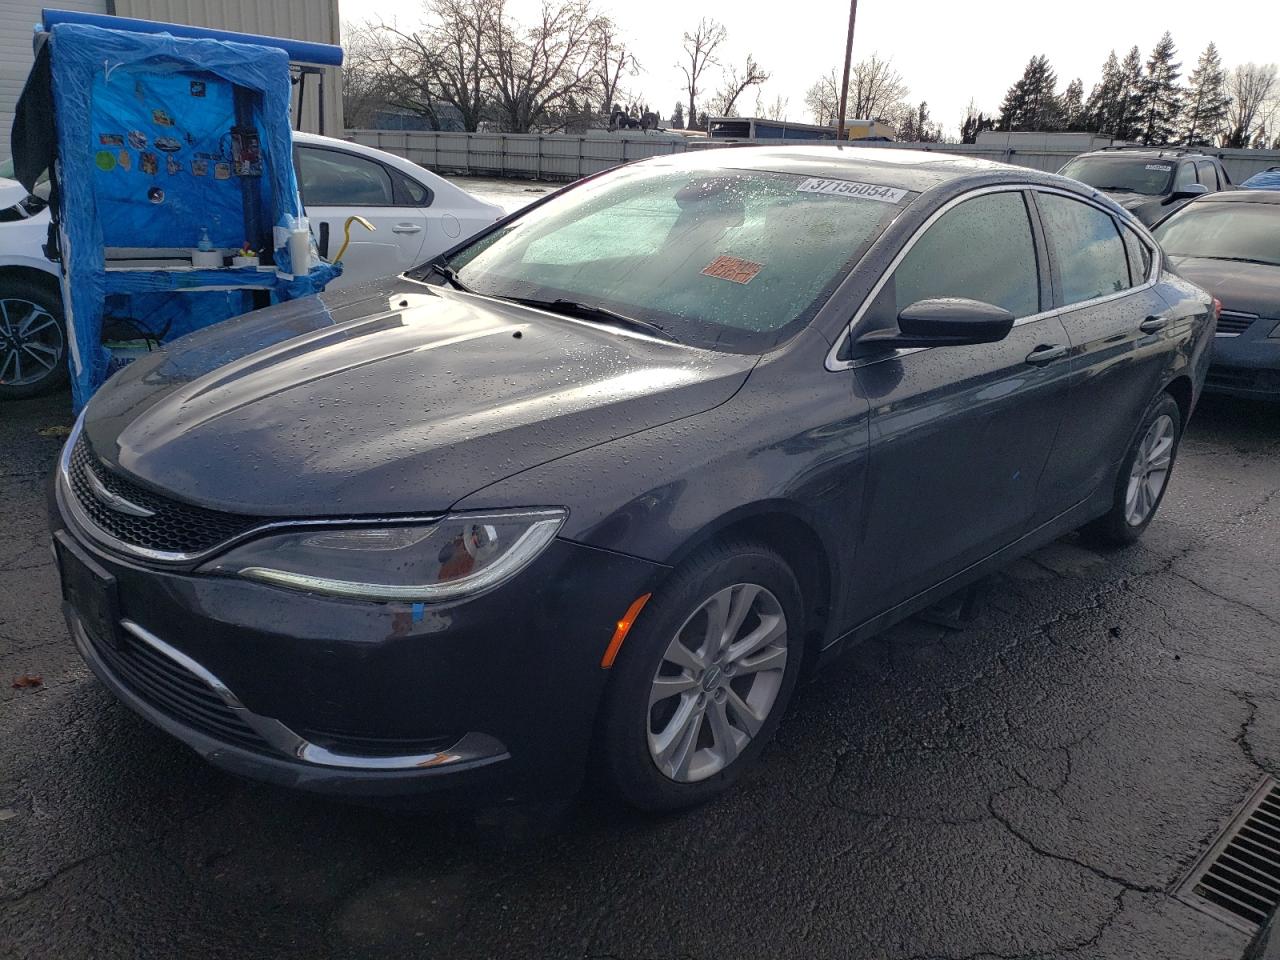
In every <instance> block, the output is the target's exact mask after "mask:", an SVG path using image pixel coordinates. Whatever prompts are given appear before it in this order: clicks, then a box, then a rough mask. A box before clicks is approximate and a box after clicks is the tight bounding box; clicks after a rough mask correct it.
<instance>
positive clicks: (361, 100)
mask: <svg viewBox="0 0 1280 960" xmlns="http://www.w3.org/2000/svg"><path fill="white" fill-rule="evenodd" d="M342 36H343V43H342V46H343V57H342V122H343V124H344V125H345V126H348V127H369V126H372V125H373V124H374V122H375V114H376V112H377V111H378V109H379V108H381V107H383V106H384V105H385V104H386V103H387V102H388V95H387V89H386V83H385V82H384V73H383V71H382V70H380V69H379V67H378V57H379V55H380V53H381V51H382V49H383V47H384V46H385V42H386V41H385V36H384V34H383V33H382V31H380V30H379V29H377V28H376V27H374V26H373V25H371V24H368V23H344V24H343V25H342Z"/></svg>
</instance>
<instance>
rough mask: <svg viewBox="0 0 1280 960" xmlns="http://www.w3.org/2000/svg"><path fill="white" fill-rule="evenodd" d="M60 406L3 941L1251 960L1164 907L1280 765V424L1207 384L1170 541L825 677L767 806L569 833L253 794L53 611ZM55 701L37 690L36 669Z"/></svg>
mask: <svg viewBox="0 0 1280 960" xmlns="http://www.w3.org/2000/svg"><path fill="white" fill-rule="evenodd" d="M67 407H68V401H67V398H66V397H65V396H59V397H53V398H46V399H45V400H42V401H28V402H23V403H13V404H7V405H5V407H4V408H3V410H0V451H3V456H2V457H0V502H3V505H4V506H3V514H2V516H3V523H2V524H0V529H2V530H3V532H4V536H3V537H2V538H0V575H2V577H3V579H2V580H0V583H2V584H3V586H2V587H0V679H3V681H4V682H3V684H2V685H0V956H3V957H5V958H6V960H7V958H14V960H16V958H59V960H75V958H82V957H84V958H89V957H92V958H95V960H97V958H114V957H128V958H151V957H155V958H175V957H183V958H185V960H195V958H214V957H218V958H222V957H225V958H235V960H246V958H279V960H293V958H299V960H301V958H307V960H315V958H330V957H333V958H361V957H379V958H397V957H415V958H424V957H442V958H445V957H447V958H450V960H465V958H472V957H476V958H481V957H484V958H487V957H497V956H501V957H554V958H578V957H583V958H586V957H614V958H619V960H623V958H625V960H641V958H654V960H657V958H671V960H676V958H702V960H705V958H711V957H715V958H735V960H737V958H743V960H747V958H780V957H805V958H810V957H812V958H818V957H841V958H849V957H854V958H885V960H908V958H912V960H925V958H937V960H960V958H971V960H982V958H988V960H992V958H1041V957H1043V958H1049V957H1081V958H1090V957H1097V958H1102V957H1114V958H1126V960H1128V958H1148V957H1150V958H1161V960H1166V958H1167V960H1177V958H1188V960H1213V958H1237V957H1240V956H1241V955H1242V953H1243V952H1244V950H1245V949H1246V945H1247V944H1246V941H1247V937H1246V936H1245V935H1244V934H1242V933H1239V932H1237V931H1235V930H1233V929H1232V928H1230V927H1227V926H1226V925H1224V924H1222V923H1221V922H1219V921H1217V920H1215V919H1212V918H1210V917H1208V916H1206V915H1204V914H1202V913H1199V912H1197V911H1195V910H1193V909H1192V908H1190V907H1189V906H1187V905H1185V904H1184V903H1182V902H1181V901H1179V900H1177V899H1175V898H1174V897H1173V896H1172V895H1171V890H1172V889H1173V888H1174V886H1176V884H1177V882H1178V881H1179V879H1180V878H1181V877H1182V876H1183V874H1184V873H1185V871H1186V870H1187V868H1188V867H1189V866H1190V865H1191V864H1192V863H1193V862H1194V860H1195V859H1196V858H1197V857H1198V856H1199V855H1200V854H1201V852H1202V851H1203V850H1205V849H1206V847H1207V846H1208V845H1209V843H1210V842H1211V840H1212V839H1213V837H1214V836H1215V835H1216V834H1217V833H1218V831H1219V830H1220V829H1221V828H1222V826H1223V825H1224V824H1225V823H1226V822H1227V821H1228V820H1229V819H1230V817H1231V816H1232V814H1233V812H1234V811H1235V809H1236V807H1237V806H1238V805H1239V804H1240V803H1241V801H1242V800H1243V799H1244V798H1245V797H1246V796H1247V795H1248V794H1249V792H1250V790H1251V788H1252V787H1253V786H1254V785H1255V784H1256V783H1257V782H1258V780H1259V779H1260V778H1261V777H1262V776H1263V775H1264V773H1269V772H1275V771H1276V770H1277V769H1280V700H1278V699H1277V690H1276V681H1277V679H1278V678H1280V658H1278V657H1277V640H1278V638H1280V580H1278V579H1277V576H1276V570H1277V569H1278V568H1280V408H1275V409H1268V408H1265V407H1257V406H1251V405H1246V404H1239V403H1232V402H1226V401H1221V400H1213V399H1208V400H1206V401H1205V403H1204V404H1203V405H1202V408H1201V409H1200V410H1199V411H1198V412H1197V414H1196V417H1195V418H1194V420H1193V421H1192V424H1191V428H1190V432H1189V434H1188V436H1187V439H1186V441H1185V443H1184V446H1183V449H1182V454H1181V458H1180V460H1179V462H1178V464H1177V468H1176V472H1175V477H1174V480H1173V482H1172V486H1171V488H1170V491H1169V494H1168V497H1167V498H1166V500H1165V503H1164V505H1163V508H1162V510H1161V513H1160V516H1159V517H1158V518H1157V520H1156V522H1155V523H1154V524H1153V525H1152V526H1151V527H1150V529H1149V530H1148V532H1147V535H1146V537H1145V539H1144V540H1143V542H1142V543H1141V544H1140V545H1139V546H1137V547H1134V548H1131V549H1129V550H1125V551H1121V552H1116V553H1107V554H1100V553H1096V552H1093V551H1091V550H1088V549H1085V548H1084V547H1082V546H1081V545H1079V544H1078V543H1077V542H1076V541H1075V540H1074V539H1073V538H1066V539H1064V540H1062V541H1059V542H1058V543H1055V544H1053V545H1051V546H1050V547H1048V548H1046V549H1044V550H1041V551H1039V552H1038V553H1036V554H1034V555H1033V556H1031V557H1029V558H1027V559H1025V560H1023V561H1020V562H1018V563H1016V564H1015V565H1013V566H1012V567H1010V568H1008V569H1007V570H1006V571H1004V572H1003V573H1001V574H998V575H996V576H993V577H991V578H989V579H988V580H986V581H985V582H984V583H983V584H982V585H981V587H980V591H979V602H978V605H977V613H976V615H975V617H974V619H973V620H972V621H971V622H970V623H969V624H968V625H967V626H965V627H964V628H963V629H960V630H946V629H943V628H941V627H937V626H931V625H929V624H926V623H924V622H921V621H911V622H909V623H906V624H904V625H902V626H900V627H898V628H895V629H894V630H892V631H890V632H889V633H887V634H885V635H884V636H881V637H879V638H876V639H874V640H872V641H869V642H868V643H867V644H865V645H863V646H861V647H859V648H857V649H856V650H854V651H852V652H851V653H850V654H848V655H847V656H846V657H845V658H844V659H842V660H841V661H840V662H839V663H837V664H836V665H834V667H833V668H832V669H830V670H829V671H828V672H826V673H825V674H823V675H822V676H821V677H820V678H819V679H818V680H817V681H815V682H814V683H812V684H809V685H808V686H807V687H805V688H803V689H802V690H800V691H799V695H798V698H797V700H796V702H795V703H794V705H793V708H792V710H791V712H790V714H789V715H788V717H787V719H786V720H785V722H784V723H783V724H782V727H781V730H780V732H779V736H778V739H777V742H776V743H775V744H774V745H773V746H772V747H771V748H770V749H769V750H768V751H767V752H766V754H765V755H764V762H763V763H762V764H761V766H760V768H759V770H758V771H757V772H756V773H755V775H754V776H752V777H751V778H750V779H749V780H748V781H747V782H746V783H745V784H744V785H743V787H742V788H741V789H739V790H738V791H737V792H735V793H733V794H731V795H730V796H728V797H726V798H723V799H722V800H720V801H719V802H716V803H713V804H711V805H710V806H707V807H704V808H702V809H699V810H696V811H693V812H691V813H687V814H685V815H683V816H679V817H671V818H658V819H655V818H649V817H641V816H638V815H634V814H630V813H627V812H625V811H619V810H616V809H613V808H611V807H610V806H609V805H608V804H607V803H606V802H604V801H602V800H601V799H599V798H596V797H587V798H586V799H584V800H583V801H582V802H581V803H579V804H578V805H576V806H575V807H574V808H573V809H571V810H570V811H569V812H568V813H567V814H566V815H565V817H564V819H563V821H562V822H561V823H560V824H559V826H558V828H557V829H555V830H554V831H552V832H551V833H550V834H549V835H545V836H540V837H535V838H533V839H528V840H524V841H522V842H512V841H510V840H504V839H503V838H502V837H501V836H499V835H497V834H495V833H494V832H493V831H492V830H487V829H483V828H480V827H477V826H475V825H474V824H472V823H469V822H468V820H467V818H465V817H457V816H448V815H442V814H430V815H425V814H410V813H391V812H385V811H373V810H366V809H360V808H354V807H347V806H341V805H338V804H335V803H332V802H328V801H323V800H318V799H312V798H308V797H304V796H298V795H294V794H291V793H288V792H285V791H283V790H278V789H274V788H269V787H264V786H260V785H256V784H252V783H246V782H240V781H237V780H235V779H232V778H230V777H228V776H226V775H224V774H222V773H219V772H217V771H215V770H213V769H211V768H209V767H207V766H205V765H204V764H203V763H202V762H201V761H199V760H198V759H197V758H196V757H195V756H194V754H191V753H189V752H188V751H187V750H186V749H185V748H183V747H182V746H180V745H179V744H177V743H176V742H173V741H171V740H169V739H167V738H166V737H165V736H163V735H162V734H160V733H159V732H157V731H154V730H152V729H151V728H149V727H148V726H146V725H145V724H144V723H143V722H142V721H141V720H139V719H137V718H136V717H134V716H133V715H132V714H131V713H129V712H128V711H127V710H126V709H124V708H123V707H121V706H119V705H118V704H116V703H115V702H114V701H113V700H112V698H111V697H110V696H109V695H108V694H107V693H106V692H105V691H104V690H102V689H101V688H100V687H99V686H98V685H97V684H96V682H95V681H94V680H93V679H92V677H91V676H90V674H89V672H88V670H87V669H86V668H85V667H84V666H83V665H82V664H81V663H80V662H79V660H78V659H77V657H76V654H75V653H74V651H73V649H72V647H71V644H70V642H69V641H68V640H67V638H66V636H65V633H64V627H63V624H62V620H61V617H60V615H59V612H58V596H57V577H56V573H55V570H54V568H53V566H52V563H51V560H50V554H49V548H48V541H47V536H46V534H45V525H44V524H45V520H44V517H45V507H44V501H43V483H44V479H45V477H46V475H47V473H48V471H49V469H50V467H51V465H52V463H53V461H54V458H55V456H56V453H57V450H58V445H59V443H60V441H59V440H58V439H57V438H54V437H47V436H42V435H41V434H40V432H39V431H41V430H42V429H44V428H48V427H50V426H57V425H65V424H67V423H68V414H67ZM23 674H37V675H40V676H41V677H42V678H43V684H42V685H41V686H39V687H35V688H26V689H14V688H11V686H10V683H11V680H12V678H14V677H17V676H20V675H23Z"/></svg>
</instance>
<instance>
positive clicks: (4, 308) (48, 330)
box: [0, 298, 66, 387]
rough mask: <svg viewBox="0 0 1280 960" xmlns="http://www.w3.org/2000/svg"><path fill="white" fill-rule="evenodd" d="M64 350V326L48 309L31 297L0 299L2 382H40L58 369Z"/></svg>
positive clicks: (11, 383) (0, 367)
mask: <svg viewBox="0 0 1280 960" xmlns="http://www.w3.org/2000/svg"><path fill="white" fill-rule="evenodd" d="M65 349H66V343H65V341H64V339H63V336H62V326H61V324H59V323H58V321H57V320H55V319H54V317H53V315H52V314H51V313H49V311H48V310H46V309H45V308H44V307H42V306H40V305H39V304H38V303H32V302H31V301H30V300H23V299H20V298H7V299H0V383H4V384H8V385H10V386H15V387H16V386H25V385H27V384H32V383H38V382H39V381H41V380H43V379H44V378H45V377H47V376H49V375H50V374H52V373H54V372H55V371H56V370H57V369H58V365H59V364H60V363H62V362H63V352H64V351H65Z"/></svg>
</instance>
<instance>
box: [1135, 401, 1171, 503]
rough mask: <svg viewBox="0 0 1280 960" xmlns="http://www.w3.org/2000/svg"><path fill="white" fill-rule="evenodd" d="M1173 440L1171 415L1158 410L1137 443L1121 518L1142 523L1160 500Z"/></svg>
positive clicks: (1166, 478)
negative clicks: (1158, 414)
mask: <svg viewBox="0 0 1280 960" xmlns="http://www.w3.org/2000/svg"><path fill="white" fill-rule="evenodd" d="M1173 440H1174V436H1173V418H1172V417H1170V416H1169V415H1168V414H1161V415H1160V416H1158V417H1156V419H1155V421H1154V422H1153V423H1152V424H1151V426H1150V427H1149V428H1148V429H1147V433H1146V436H1144V437H1143V438H1142V442H1141V443H1140V444H1139V445H1138V453H1137V455H1136V456H1135V457H1134V458H1133V466H1132V467H1131V468H1130V469H1129V486H1128V489H1127V490H1126V492H1125V498H1124V518H1125V520H1126V521H1127V522H1128V524H1129V525H1130V526H1133V527H1137V526H1141V525H1142V524H1143V523H1144V522H1145V521H1146V520H1147V518H1148V517H1150V516H1151V512H1152V511H1153V510H1155V508H1156V504H1157V503H1158V502H1159V501H1160V494H1161V493H1163V492H1164V486H1165V484H1166V483H1168V482H1169V468H1170V467H1171V466H1172V465H1173Z"/></svg>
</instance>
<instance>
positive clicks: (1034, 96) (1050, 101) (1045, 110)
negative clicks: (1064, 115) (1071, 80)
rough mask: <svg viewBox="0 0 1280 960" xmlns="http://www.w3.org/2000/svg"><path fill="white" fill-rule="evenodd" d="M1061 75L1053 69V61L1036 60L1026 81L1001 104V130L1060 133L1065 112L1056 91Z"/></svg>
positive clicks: (1027, 71)
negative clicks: (1061, 107) (1060, 106)
mask: <svg viewBox="0 0 1280 960" xmlns="http://www.w3.org/2000/svg"><path fill="white" fill-rule="evenodd" d="M1057 85H1058V75H1057V74H1056V73H1054V72H1053V67H1051V66H1049V58H1048V57H1046V56H1044V55H1041V56H1038V57H1032V58H1031V60H1030V61H1028V63H1027V66H1026V69H1024V70H1023V71H1022V77H1021V79H1019V80H1018V82H1017V83H1015V84H1014V85H1013V86H1012V87H1010V88H1009V91H1008V93H1006V94H1005V97H1004V101H1003V102H1002V103H1001V104H1000V126H999V129H1001V130H1057V129H1058V128H1059V127H1060V126H1061V111H1060V110H1059V108H1058V99H1057V97H1056V96H1055V95H1054V88H1055V87H1056V86H1057Z"/></svg>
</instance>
